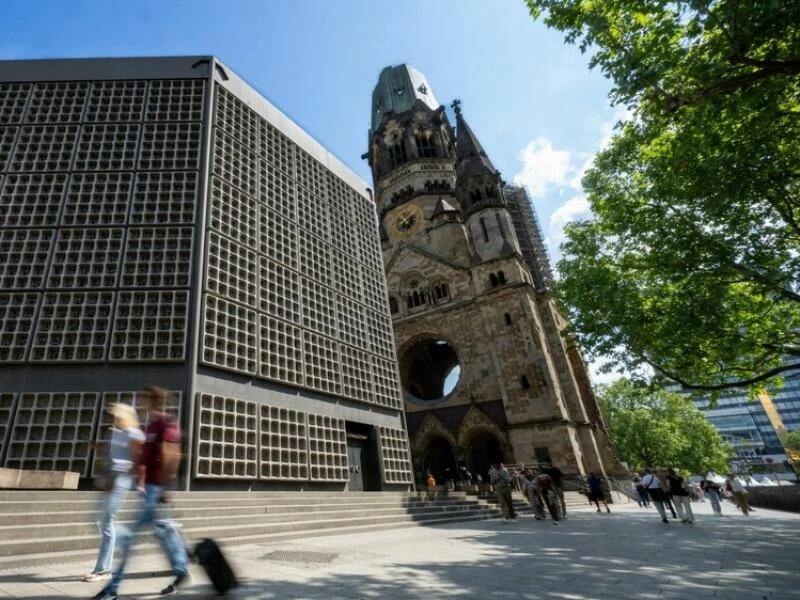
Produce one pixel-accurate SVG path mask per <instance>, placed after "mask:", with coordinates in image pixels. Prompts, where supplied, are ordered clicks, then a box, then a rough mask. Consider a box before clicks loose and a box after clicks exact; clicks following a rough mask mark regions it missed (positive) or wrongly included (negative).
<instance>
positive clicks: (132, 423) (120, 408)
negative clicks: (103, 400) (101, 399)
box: [111, 402, 139, 429]
mask: <svg viewBox="0 0 800 600" xmlns="http://www.w3.org/2000/svg"><path fill="white" fill-rule="evenodd" d="M111 414H112V415H113V416H114V425H116V426H119V428H120V429H130V428H131V427H134V428H136V429H138V428H139V416H138V415H137V414H136V409H134V408H133V407H132V406H131V405H130V404H123V403H122V402H117V403H116V404H114V405H112V406H111Z"/></svg>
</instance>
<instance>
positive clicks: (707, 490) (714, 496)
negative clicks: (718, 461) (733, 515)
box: [700, 479, 722, 517]
mask: <svg viewBox="0 0 800 600" xmlns="http://www.w3.org/2000/svg"><path fill="white" fill-rule="evenodd" d="M700 489H701V490H703V493H704V494H705V495H706V498H708V501H709V502H711V508H712V509H713V510H714V514H715V515H716V516H718V517H719V516H721V515H722V506H720V503H719V486H718V485H717V484H716V483H714V482H713V481H711V480H709V479H704V480H703V481H701V482H700Z"/></svg>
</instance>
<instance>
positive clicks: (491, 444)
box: [467, 429, 506, 483]
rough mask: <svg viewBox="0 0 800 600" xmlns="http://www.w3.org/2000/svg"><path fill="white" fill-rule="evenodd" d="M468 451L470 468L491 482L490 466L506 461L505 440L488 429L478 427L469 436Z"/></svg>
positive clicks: (487, 481)
mask: <svg viewBox="0 0 800 600" xmlns="http://www.w3.org/2000/svg"><path fill="white" fill-rule="evenodd" d="M467 452H468V456H469V462H470V464H469V468H470V469H471V471H472V473H473V474H475V475H480V476H481V477H483V481H484V482H485V483H489V479H488V477H489V467H490V466H491V465H493V464H494V463H499V462H502V463H504V462H506V453H505V451H504V450H503V442H502V441H501V440H500V438H498V437H497V435H495V434H494V433H493V432H491V431H489V430H488V429H477V430H475V431H474V432H473V433H471V434H470V435H469V436H468V441H467Z"/></svg>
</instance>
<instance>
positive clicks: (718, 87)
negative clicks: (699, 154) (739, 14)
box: [667, 61, 800, 113]
mask: <svg viewBox="0 0 800 600" xmlns="http://www.w3.org/2000/svg"><path fill="white" fill-rule="evenodd" d="M768 62H774V61H768ZM798 73H800V61H788V62H785V63H778V64H777V65H774V66H770V67H765V68H763V69H761V70H760V71H753V72H752V73H747V74H745V75H738V76H736V77H729V78H728V79H723V80H721V81H718V82H717V83H715V84H714V85H712V86H709V87H707V88H703V89H701V90H700V91H699V92H697V93H696V94H694V95H691V96H687V97H680V96H669V97H668V98H667V110H668V111H669V112H671V113H674V112H675V111H677V110H678V109H679V108H680V107H681V106H689V105H692V104H696V103H698V102H700V101H701V100H706V99H708V98H711V97H712V96H716V95H717V94H722V93H726V92H730V91H733V90H736V89H738V88H740V87H744V86H746V85H749V84H751V83H755V82H756V81H760V80H761V79H768V78H769V77H775V76H779V75H797V74H798Z"/></svg>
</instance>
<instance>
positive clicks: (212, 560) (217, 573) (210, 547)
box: [194, 539, 239, 596]
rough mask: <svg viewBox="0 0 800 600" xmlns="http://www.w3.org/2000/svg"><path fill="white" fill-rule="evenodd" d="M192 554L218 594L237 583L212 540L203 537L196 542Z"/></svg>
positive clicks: (223, 592) (231, 570)
mask: <svg viewBox="0 0 800 600" xmlns="http://www.w3.org/2000/svg"><path fill="white" fill-rule="evenodd" d="M194 556H195V558H196V559H197V562H198V563H200V566H201V567H203V569H205V571H206V574H207V575H208V578H209V579H210V580H211V584H212V585H213V586H214V589H216V590H217V592H219V594H220V596H221V595H223V594H225V593H226V592H227V591H228V590H230V589H231V588H235V587H236V586H238V585H239V582H238V581H236V575H235V574H234V573H233V569H231V566H230V565H229V564H228V561H227V560H225V557H224V556H223V554H222V551H221V550H220V549H219V546H218V545H217V542H215V541H214V540H212V539H205V540H203V541H202V542H200V543H199V544H197V546H196V547H195V549H194Z"/></svg>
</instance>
